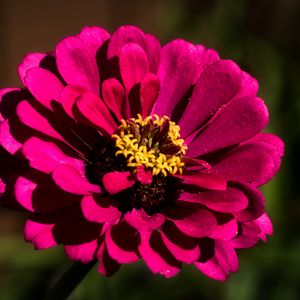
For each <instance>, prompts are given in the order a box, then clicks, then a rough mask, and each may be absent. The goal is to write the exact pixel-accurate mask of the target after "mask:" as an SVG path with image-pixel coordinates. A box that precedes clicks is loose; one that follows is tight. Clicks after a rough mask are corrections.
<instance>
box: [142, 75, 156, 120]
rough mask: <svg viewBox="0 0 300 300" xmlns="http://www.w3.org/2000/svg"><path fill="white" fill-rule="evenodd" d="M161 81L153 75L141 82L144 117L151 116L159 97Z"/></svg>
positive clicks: (146, 76)
mask: <svg viewBox="0 0 300 300" xmlns="http://www.w3.org/2000/svg"><path fill="white" fill-rule="evenodd" d="M159 90H160V81H159V79H158V77H157V76H156V75H154V74H152V73H148V74H146V75H145V77H144V78H143V80H142V81H141V87H140V99H141V106H142V117H143V118H145V117H147V116H149V115H150V113H151V110H152V107H153V105H154V103H155V101H156V99H157V97H158V95H159Z"/></svg>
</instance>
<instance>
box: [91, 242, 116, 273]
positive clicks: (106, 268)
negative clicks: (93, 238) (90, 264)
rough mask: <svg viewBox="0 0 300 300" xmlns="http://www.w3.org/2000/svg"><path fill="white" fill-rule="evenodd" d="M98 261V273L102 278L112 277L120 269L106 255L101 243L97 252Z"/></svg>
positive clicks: (105, 249) (103, 245)
mask: <svg viewBox="0 0 300 300" xmlns="http://www.w3.org/2000/svg"><path fill="white" fill-rule="evenodd" d="M97 258H98V260H99V266H98V272H99V273H100V274H102V275H104V276H107V277H110V276H112V275H114V274H115V273H116V272H117V271H118V270H119V269H120V267H121V265H120V264H119V263H118V262H117V261H115V260H114V259H113V258H112V257H111V256H110V255H109V253H108V251H107V248H106V246H105V244H104V243H102V244H101V245H100V247H99V249H98V251H97Z"/></svg>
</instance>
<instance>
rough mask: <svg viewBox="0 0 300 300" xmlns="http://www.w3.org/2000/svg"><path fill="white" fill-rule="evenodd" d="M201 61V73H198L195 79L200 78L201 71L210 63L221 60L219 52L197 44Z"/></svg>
mask: <svg viewBox="0 0 300 300" xmlns="http://www.w3.org/2000/svg"><path fill="white" fill-rule="evenodd" d="M196 50H197V54H198V61H199V73H198V74H197V75H196V77H195V80H198V79H199V77H200V75H201V73H202V72H203V71H204V70H205V69H206V68H207V67H208V65H210V64H212V63H214V62H216V61H218V60H220V57H219V54H218V53H217V51H215V50H213V49H208V48H205V47H204V46H202V45H196Z"/></svg>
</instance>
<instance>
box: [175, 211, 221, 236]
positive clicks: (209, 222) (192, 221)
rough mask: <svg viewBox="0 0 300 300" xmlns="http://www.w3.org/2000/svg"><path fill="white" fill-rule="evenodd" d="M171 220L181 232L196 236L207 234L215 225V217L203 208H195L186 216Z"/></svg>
mask: <svg viewBox="0 0 300 300" xmlns="http://www.w3.org/2000/svg"><path fill="white" fill-rule="evenodd" d="M173 222H174V224H175V225H176V227H177V228H178V229H180V230H181V231H182V232H183V233H185V234H186V235H188V236H192V237H196V238H200V237H204V236H207V235H208V234H209V233H211V232H212V231H213V230H214V229H215V228H216V227H217V221H216V218H215V217H214V215H213V214H212V213H210V212H208V211H207V210H205V209H196V210H194V212H192V213H191V214H189V215H188V216H186V218H184V219H181V220H173Z"/></svg>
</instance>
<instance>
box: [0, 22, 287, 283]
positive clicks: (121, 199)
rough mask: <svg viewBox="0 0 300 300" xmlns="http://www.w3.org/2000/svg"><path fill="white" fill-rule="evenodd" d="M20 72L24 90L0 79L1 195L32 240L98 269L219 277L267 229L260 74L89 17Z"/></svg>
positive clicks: (198, 49) (273, 154) (278, 149)
mask: <svg viewBox="0 0 300 300" xmlns="http://www.w3.org/2000/svg"><path fill="white" fill-rule="evenodd" d="M18 72H19V77H20V79H21V81H22V83H23V85H24V88H22V89H18V88H11V89H4V90H1V103H0V104H1V108H0V112H1V114H0V121H1V124H0V143H1V145H2V147H3V148H4V149H6V151H7V152H9V153H10V156H9V159H6V156H7V152H5V154H4V150H2V152H3V154H2V157H3V158H5V159H3V161H2V165H1V182H0V192H1V193H2V203H3V205H6V206H11V205H12V201H13V200H16V201H17V203H18V204H19V206H20V207H21V208H22V209H24V210H26V211H28V212H29V215H28V219H27V221H26V224H25V239H26V241H28V242H31V243H33V244H34V246H35V248H36V249H45V248H50V247H55V246H57V245H59V244H62V245H63V247H64V249H65V252H66V254H67V256H68V257H69V258H70V259H72V260H75V261H80V262H82V263H87V262H90V261H93V260H95V259H97V260H98V261H99V264H98V270H99V272H100V273H102V274H104V275H107V276H109V275H112V274H114V273H115V272H116V271H117V270H118V269H119V267H120V266H121V265H122V264H128V263H133V262H136V261H138V260H140V259H142V260H143V261H144V262H145V263H146V265H147V266H148V267H149V269H150V270H151V271H152V272H153V273H159V274H161V275H164V276H165V277H171V276H173V275H175V274H177V273H178V271H179V270H180V268H181V266H182V263H187V264H194V265H195V266H196V268H198V269H199V270H200V271H201V272H202V273H204V274H205V275H207V276H209V277H211V278H214V279H217V280H225V279H226V278H227V277H228V275H229V273H230V272H236V271H237V269H238V258H237V254H236V251H237V249H240V248H249V247H252V246H254V245H255V244H256V243H257V242H258V241H259V240H263V241H265V240H266V236H267V235H270V234H271V233H272V224H271V221H270V220H269V218H268V216H267V214H266V213H265V211H264V206H265V204H264V197H263V195H262V193H261V192H260V190H259V187H260V186H261V185H263V184H265V183H266V182H267V181H269V180H270V179H271V178H272V177H273V176H274V175H275V173H276V172H277V170H278V168H279V165H280V161H281V156H282V155H283V143H282V141H281V140H280V139H279V138H278V137H276V136H274V135H272V134H265V133H261V131H262V129H264V128H265V126H266V125H267V123H268V110H267V108H266V106H265V104H264V102H263V100H261V99H260V98H258V97H257V96H256V95H257V90H258V84H257V81H256V80H255V79H254V78H252V77H251V76H250V75H249V74H248V73H246V72H244V71H242V70H241V69H240V68H239V67H238V66H237V65H236V64H235V63H234V62H233V61H231V60H224V59H221V58H220V57H219V55H218V54H217V53H216V52H215V51H214V50H211V49H207V48H205V47H203V46H201V45H193V44H191V43H189V42H187V41H184V40H181V39H177V40H173V41H171V42H169V43H167V44H166V45H164V46H163V47H161V46H160V43H159V41H158V40H157V39H156V38H155V37H154V36H153V35H150V34H145V33H143V32H142V31H141V30H140V29H138V28H136V27H134V26H123V27H120V28H119V29H118V30H117V31H116V32H114V33H113V34H112V35H111V36H110V34H109V33H108V32H107V31H105V30H104V29H102V28H98V27H86V28H84V29H83V30H82V31H81V33H80V34H78V35H76V36H71V37H67V38H65V39H63V40H62V41H60V42H59V43H58V45H57V46H56V48H55V50H54V51H53V52H49V53H31V54H28V55H27V56H26V57H25V58H24V60H23V62H22V63H21V64H20V65H19V67H18ZM7 157H8V156H7ZM14 207H15V208H16V205H14Z"/></svg>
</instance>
